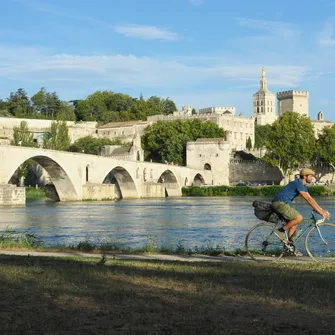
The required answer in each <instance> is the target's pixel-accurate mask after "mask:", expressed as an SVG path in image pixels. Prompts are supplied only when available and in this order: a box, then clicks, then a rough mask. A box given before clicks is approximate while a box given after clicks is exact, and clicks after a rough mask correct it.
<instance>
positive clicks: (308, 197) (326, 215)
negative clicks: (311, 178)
mask: <svg viewBox="0 0 335 335" xmlns="http://www.w3.org/2000/svg"><path fill="white" fill-rule="evenodd" d="M300 194H301V196H302V197H303V198H304V199H305V200H306V201H307V203H308V204H309V205H310V206H311V207H312V208H313V209H314V210H316V211H317V212H318V213H320V214H321V215H322V216H323V217H324V218H326V219H329V218H330V214H329V212H328V211H326V210H324V209H322V208H321V207H320V206H319V204H318V203H317V202H316V201H315V200H314V199H313V198H312V197H311V195H310V194H309V193H308V192H302V191H300Z"/></svg>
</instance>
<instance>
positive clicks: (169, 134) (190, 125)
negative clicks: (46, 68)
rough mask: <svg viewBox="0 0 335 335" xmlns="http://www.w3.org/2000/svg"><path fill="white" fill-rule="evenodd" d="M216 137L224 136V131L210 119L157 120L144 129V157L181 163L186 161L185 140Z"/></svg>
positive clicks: (156, 160)
mask: <svg viewBox="0 0 335 335" xmlns="http://www.w3.org/2000/svg"><path fill="white" fill-rule="evenodd" d="M217 137H222V138H223V137H225V132H224V130H223V129H222V128H219V127H218V126H217V125H216V124H215V123H213V122H210V121H207V122H202V121H201V120H199V119H194V120H186V121H182V120H177V121H158V122H156V123H154V124H153V125H151V126H149V127H147V128H146V129H145V131H144V135H143V136H142V146H143V148H144V155H145V159H152V160H153V161H154V162H165V161H167V162H174V163H177V164H179V165H183V164H185V162H186V144H187V142H189V141H195V140H196V139H198V138H217Z"/></svg>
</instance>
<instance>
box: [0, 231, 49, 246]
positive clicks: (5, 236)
mask: <svg viewBox="0 0 335 335" xmlns="http://www.w3.org/2000/svg"><path fill="white" fill-rule="evenodd" d="M0 249H35V250H41V249H43V243H42V242H41V241H40V240H39V239H38V238H37V237H36V235H35V234H34V233H29V232H23V233H22V232H17V231H16V230H14V229H10V228H7V229H6V230H5V231H4V232H3V233H1V235H0Z"/></svg>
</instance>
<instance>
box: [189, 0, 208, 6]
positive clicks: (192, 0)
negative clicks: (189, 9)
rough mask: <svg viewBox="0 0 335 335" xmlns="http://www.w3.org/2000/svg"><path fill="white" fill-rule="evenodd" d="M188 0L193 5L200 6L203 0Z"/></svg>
mask: <svg viewBox="0 0 335 335" xmlns="http://www.w3.org/2000/svg"><path fill="white" fill-rule="evenodd" d="M188 2H189V3H190V4H191V5H193V6H201V5H202V4H203V3H204V2H205V0H188Z"/></svg>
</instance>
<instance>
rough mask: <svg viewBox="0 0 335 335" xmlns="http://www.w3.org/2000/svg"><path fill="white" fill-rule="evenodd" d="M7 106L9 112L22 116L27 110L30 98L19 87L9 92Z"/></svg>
mask: <svg viewBox="0 0 335 335" xmlns="http://www.w3.org/2000/svg"><path fill="white" fill-rule="evenodd" d="M8 107H9V112H10V113H11V114H12V115H15V116H22V115H23V114H25V113H27V112H28V111H29V107H30V100H29V98H28V95H27V93H26V91H25V90H24V89H23V88H19V89H18V90H17V91H16V92H11V93H10V96H9V98H8Z"/></svg>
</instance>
